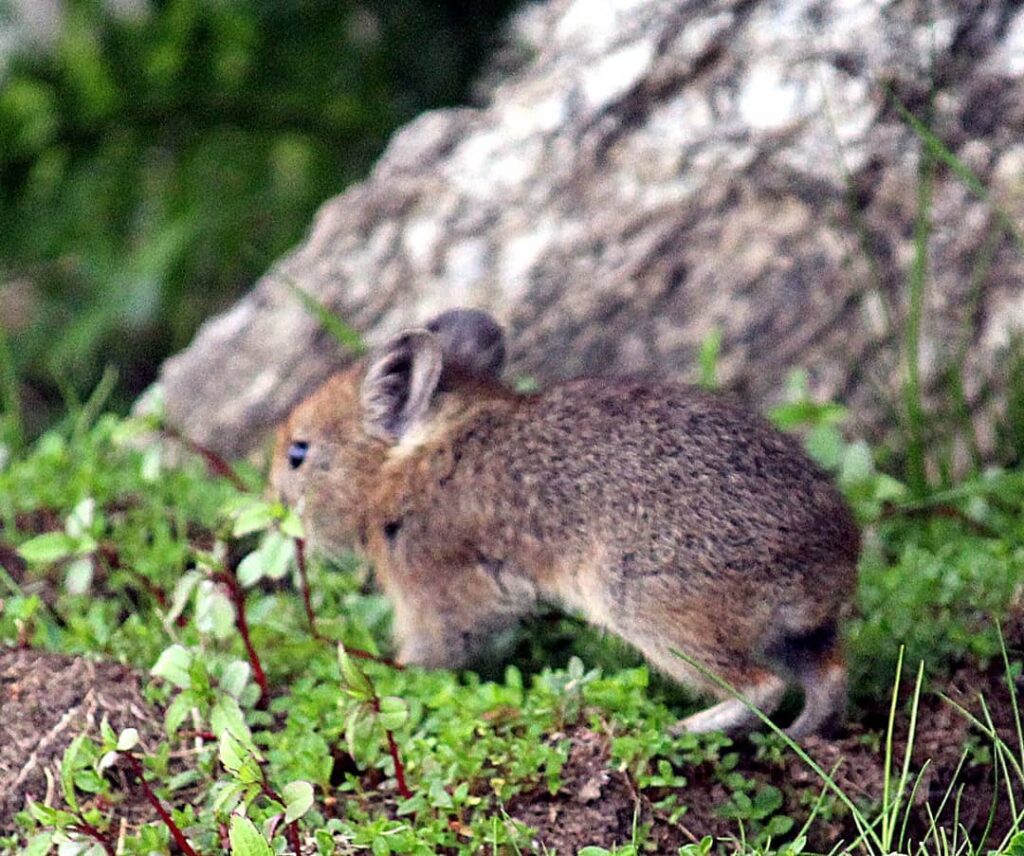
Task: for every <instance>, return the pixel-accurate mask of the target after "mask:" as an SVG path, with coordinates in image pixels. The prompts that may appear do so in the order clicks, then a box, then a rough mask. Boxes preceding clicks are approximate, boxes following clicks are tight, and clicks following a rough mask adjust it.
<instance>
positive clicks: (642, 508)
mask: <svg viewBox="0 0 1024 856" xmlns="http://www.w3.org/2000/svg"><path fill="white" fill-rule="evenodd" d="M424 332H425V331H424ZM425 335H432V334H425ZM442 345H443V342H442ZM413 358H414V359H415V355H414V357H413ZM373 362H374V360H373V358H371V359H370V360H369V361H364V362H363V363H360V364H359V365H356V366H354V367H353V368H351V369H349V370H348V371H346V372H344V373H342V374H340V375H337V376H336V377H334V378H332V379H331V380H330V381H328V383H327V384H326V385H325V386H324V387H323V388H322V389H320V390H319V391H318V392H316V393H315V394H314V395H313V396H312V397H311V398H310V399H308V400H307V401H306V402H304V403H303V404H302V405H300V406H299V407H298V408H296V410H295V411H294V413H293V414H292V415H291V417H290V418H289V420H288V423H287V424H286V425H285V426H284V427H283V428H282V430H281V433H280V436H279V441H278V449H277V452H276V453H275V461H274V466H273V471H272V483H273V485H274V486H275V487H276V489H277V490H278V491H279V492H280V493H281V495H282V496H283V498H284V499H285V500H286V501H288V502H289V503H292V504H295V505H297V506H298V507H299V508H300V512H301V514H302V516H303V518H304V520H305V521H306V524H307V529H308V530H309V533H310V535H311V537H312V539H313V541H314V543H315V544H318V545H319V546H320V548H321V549H323V550H326V551H328V552H332V551H337V550H340V549H342V548H344V547H346V546H350V545H354V546H357V547H359V548H360V549H362V550H363V551H364V552H365V553H366V555H368V556H369V557H370V559H371V560H372V561H373V562H374V565H375V567H376V571H377V575H378V578H379V580H380V582H381V584H382V586H383V588H384V590H385V592H386V593H387V595H388V596H389V598H390V599H391V600H392V602H393V603H394V606H395V617H396V621H395V626H396V632H397V636H398V639H399V644H400V650H399V657H400V659H401V660H403V661H406V662H412V663H419V664H422V665H426V666H434V667H440V666H447V667H454V666H459V665H461V664H463V663H465V662H466V661H467V660H468V659H469V658H470V657H472V655H473V654H474V653H475V652H476V651H477V650H478V649H479V648H480V647H481V645H483V644H484V642H485V641H486V640H487V638H488V637H489V636H491V635H492V634H493V633H494V632H495V631H497V630H500V629H502V628H505V627H507V626H509V625H511V624H512V623H514V622H516V621H518V620H519V619H520V618H521V617H522V616H524V615H527V614H529V613H530V612H531V611H532V610H533V609H534V608H535V607H536V606H537V605H538V604H539V603H540V602H552V601H553V602H557V603H560V604H562V605H563V606H565V607H567V608H569V609H573V610H578V611H580V612H582V613H583V614H584V615H585V616H586V617H587V618H588V619H589V620H591V621H592V622H594V623H596V624H598V625H601V626H603V627H606V628H607V629H608V630H610V631H612V632H614V633H616V634H618V635H619V636H621V637H622V638H623V639H625V640H626V641H628V642H630V643H631V644H633V645H635V646H636V647H637V648H638V649H639V650H640V651H642V652H643V653H644V655H645V656H646V657H647V658H648V659H649V660H650V662H651V663H652V664H653V665H654V666H656V667H657V668H659V669H661V670H663V671H665V672H666V673H668V674H669V675H671V676H672V677H674V678H676V679H678V680H680V681H683V682H685V683H687V684H689V685H691V686H696V687H698V688H700V689H702V690H704V691H707V692H710V693H711V694H713V695H716V696H719V697H722V698H727V697H728V694H727V693H723V692H722V691H721V690H720V689H719V687H718V686H716V685H715V684H714V683H709V682H708V681H707V680H705V679H704V678H703V677H702V676H701V675H700V673H699V672H697V671H695V670H694V669H693V668H691V667H690V666H689V665H687V664H686V663H685V662H684V661H683V660H681V659H679V658H678V657H676V656H675V655H674V654H673V653H672V651H673V649H675V650H679V651H682V652H684V653H685V654H687V655H688V656H689V657H692V658H694V659H695V660H697V661H698V662H700V663H702V664H704V666H706V667H707V668H709V669H710V670H712V671H713V672H715V673H716V674H718V675H719V676H720V677H721V678H723V679H724V680H725V681H727V682H728V683H730V684H731V685H733V686H734V687H736V688H737V689H739V690H741V691H745V692H750V693H752V694H753V695H757V692H758V688H759V687H760V688H762V689H763V690H764V692H763V695H764V697H765V703H766V704H768V703H769V702H770V703H771V704H774V703H776V702H777V696H779V695H780V692H779V691H778V688H779V686H781V685H780V684H779V682H778V679H777V678H776V677H774V676H775V675H777V674H779V673H782V674H784V675H787V676H793V677H796V678H797V679H798V680H799V681H800V682H801V683H802V684H804V685H805V690H806V695H807V698H808V704H810V703H811V701H812V695H814V693H815V692H817V695H818V696H821V698H822V699H824V700H823V701H822V702H821V704H822V705H824V706H825V707H832V708H839V707H841V705H842V698H833V697H832V696H833V695H835V694H836V693H839V694H840V695H842V691H843V690H844V689H845V685H844V684H843V681H844V679H845V670H844V669H843V665H842V655H841V651H840V649H839V644H838V636H837V632H836V627H837V622H838V620H839V618H840V616H841V614H842V612H843V611H844V609H845V608H846V606H847V604H848V603H849V601H850V599H851V597H852V594H853V591H854V586H855V582H856V563H857V556H858V550H859V535H858V531H857V528H856V526H855V525H854V522H853V519H852V517H851V514H850V512H849V510H848V508H847V506H846V504H845V503H844V501H843V499H842V498H841V497H840V495H839V494H838V492H837V491H836V490H835V489H834V487H832V485H831V484H830V483H829V481H828V479H827V478H826V476H825V475H824V474H823V473H822V472H821V471H820V470H819V469H818V468H817V467H816V466H815V465H814V464H813V463H811V462H810V461H809V460H808V458H807V457H806V456H805V454H804V453H803V452H802V451H801V449H800V447H799V445H798V443H797V442H796V441H795V440H793V439H792V438H790V437H788V436H786V435H783V434H781V433H780V432H778V431H776V430H775V429H774V428H772V427H771V426H769V425H768V424H767V423H766V422H764V421H763V420H762V419H760V418H759V417H756V416H754V415H752V414H750V413H748V412H747V411H745V410H743V409H741V408H740V407H738V406H736V405H735V404H733V403H731V402H730V401H728V400H726V399H725V398H722V397H719V396H717V395H713V394H710V393H708V392H704V391H701V390H697V389H691V388H686V387H681V386H675V385H668V384H655V383H645V382H643V381H633V380H607V379H584V380H576V381H572V382H569V383H564V384H560V385H558V386H554V387H552V388H550V389H548V390H546V391H544V392H541V393H538V394H529V395H521V394H516V393H514V392H512V391H511V390H509V389H508V388H507V387H505V386H504V385H502V384H500V383H498V382H497V381H496V380H495V379H494V378H493V377H491V376H482V375H480V374H476V373H474V372H472V371H468V370H467V371H461V370H460V368H459V367H458V366H451V365H448V366H446V367H445V373H444V383H443V384H439V385H438V388H437V389H436V390H435V391H434V393H433V395H432V397H431V399H430V405H429V411H428V412H426V413H424V414H423V416H422V418H420V419H419V420H418V421H416V422H415V424H413V425H412V427H410V428H409V429H408V431H407V433H405V434H404V435H403V436H401V437H399V438H396V439H395V440H394V441H391V442H389V441H388V440H381V439H377V438H375V437H372V436H370V435H369V434H368V433H367V431H366V429H365V426H363V425H362V424H361V419H362V414H361V413H360V387H361V384H362V383H363V380H364V378H365V377H366V376H367V372H368V366H369V365H370V364H372V363H373ZM297 439H301V440H303V441H305V442H307V443H309V452H308V457H307V459H306V461H305V462H304V463H303V464H302V465H301V467H299V468H298V470H296V471H294V472H293V471H292V470H291V469H290V468H289V465H288V463H287V450H288V446H289V444H290V443H291V442H293V441H294V440H297ZM836 668H838V669H839V670H840V671H841V672H842V674H840V673H839V672H836V671H835V669H836ZM829 669H832V671H828V670H829ZM826 674H827V675H829V676H830V677H829V678H828V680H827V681H825V682H824V683H821V681H819V678H820V677H821V675H826ZM787 679H788V677H787ZM816 682H817V683H816ZM818 683H820V684H821V686H822V687H824V686H826V684H827V686H828V687H832V686H833V684H834V685H835V690H834V692H832V690H829V691H828V692H826V691H825V690H823V689H821V688H820V687H818V689H815V687H817V685H818ZM830 693H831V695H830ZM720 707H723V706H720ZM727 712H728V713H729V715H730V716H731V718H729V719H728V721H725V722H723V727H729V726H732V725H739V724H741V723H740V722H739V720H740V719H743V717H742V715H741V712H740V711H739V709H736V710H733V709H730V710H729V711H727ZM838 713H839V710H838V709H833V710H822V711H816V712H815V714H814V717H810V716H809V717H808V718H807V719H805V721H804V724H805V725H808V724H809V725H810V726H811V727H810V728H809V729H805V730H816V729H817V728H820V727H821V726H822V725H823V724H824V721H825V719H828V718H830V717H832V718H834V717H835V716H836V715H838ZM811 719H814V721H811ZM818 719H820V720H821V722H818V721H817V720H818ZM734 720H735V722H734ZM716 722H717V720H716ZM744 724H745V723H744ZM799 724H800V723H799V721H798V725H799ZM714 727H718V725H717V724H716V725H714Z"/></svg>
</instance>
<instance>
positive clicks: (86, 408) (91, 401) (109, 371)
mask: <svg viewBox="0 0 1024 856" xmlns="http://www.w3.org/2000/svg"><path fill="white" fill-rule="evenodd" d="M115 386H117V369H116V368H114V366H107V367H106V368H105V369H104V370H103V376H102V377H101V378H100V380H99V383H97V384H96V387H95V388H94V389H93V391H92V393H91V394H90V396H89V397H88V398H87V399H86V401H85V403H84V404H83V405H82V406H81V408H80V409H79V411H78V413H77V414H76V415H75V423H74V424H75V427H74V430H73V431H72V433H71V439H72V442H73V443H74V442H78V441H79V440H81V439H82V437H83V436H85V433H86V432H87V431H88V430H89V429H90V428H91V427H92V425H93V423H94V422H95V421H96V419H97V417H98V416H99V415H100V411H102V410H103V406H104V405H105V404H106V403H107V401H108V400H109V399H110V395H111V393H112V392H113V391H114V387H115Z"/></svg>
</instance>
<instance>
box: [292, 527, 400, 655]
mask: <svg viewBox="0 0 1024 856" xmlns="http://www.w3.org/2000/svg"><path fill="white" fill-rule="evenodd" d="M295 557H296V560H297V561H298V565H299V579H300V580H301V583H302V602H303V604H305V607H306V619H307V620H308V621H309V630H310V632H311V633H312V634H313V638H314V639H319V640H321V641H323V642H330V641H331V640H330V639H327V638H326V637H325V636H324V635H323V634H322V633H320V631H319V630H317V629H316V614H315V613H314V612H313V603H312V601H311V600H310V594H309V575H308V573H307V571H306V539H305V538H296V539H295ZM345 650H346V651H347V652H348V653H349V654H351V655H352V656H353V657H358V658H359V659H360V660H372V661H373V662H375V663H383V664H384V665H385V666H390V667H391V668H392V669H399V670H400V669H404V668H405V666H403V665H402V664H401V663H396V662H395V661H394V660H391V659H389V658H387V657H379V656H377V655H376V654H371V653H370V652H369V651H364V650H362V649H361V648H349V647H348V646H347V645H346V646H345Z"/></svg>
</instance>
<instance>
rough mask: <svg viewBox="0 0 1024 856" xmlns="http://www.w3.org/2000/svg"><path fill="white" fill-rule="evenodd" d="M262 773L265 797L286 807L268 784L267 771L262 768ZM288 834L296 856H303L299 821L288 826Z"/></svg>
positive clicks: (294, 821)
mask: <svg viewBox="0 0 1024 856" xmlns="http://www.w3.org/2000/svg"><path fill="white" fill-rule="evenodd" d="M260 772H261V773H263V785H262V789H263V795H264V796H266V797H270V799H272V800H274V801H275V802H279V803H281V805H284V804H285V802H284V800H283V799H281V795H280V794H279V793H278V792H277V791H275V790H274V789H273V788H272V787H270V783H269V782H267V771H266V770H264V769H263V767H262V766H261V767H260ZM286 834H287V836H288V841H289V843H290V844H291V846H292V850H294V851H295V856H302V841H301V839H300V838H299V822H298V821H297V820H293V821H292V822H291V823H289V824H288V829H287V830H286Z"/></svg>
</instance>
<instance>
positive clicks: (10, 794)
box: [0, 648, 161, 833]
mask: <svg viewBox="0 0 1024 856" xmlns="http://www.w3.org/2000/svg"><path fill="white" fill-rule="evenodd" d="M141 685H142V680H141V677H140V676H139V674H138V673H137V672H135V671H133V670H132V669H129V668H128V667H127V666H121V665H118V664H116V663H104V662H96V661H94V660H89V659H86V658H84V657H70V656H65V655H61V654H50V653H46V652H43V651H34V650H30V649H19V648H0V833H10V832H11V831H13V828H12V819H13V817H14V815H15V814H16V813H17V812H18V811H20V810H21V809H22V808H23V807H24V805H25V798H26V797H27V796H32V797H33V798H35V799H38V800H46V801H47V802H48V803H49V804H50V805H59V804H60V802H61V797H60V795H59V793H57V794H54V793H51V791H52V790H53V785H52V784H49V783H48V781H47V776H46V771H47V770H48V771H49V772H50V773H51V775H52V779H51V780H50V781H52V782H59V781H60V760H61V756H62V755H63V753H64V750H65V749H66V748H67V746H68V744H69V743H70V742H71V740H72V739H73V738H74V737H76V736H77V735H79V734H82V733H86V734H89V735H90V736H91V737H93V738H95V739H97V740H98V739H99V725H100V722H102V721H103V718H104V717H106V718H107V720H108V721H109V722H110V725H111V727H113V728H114V730H115V731H120V730H121V729H123V728H128V727H129V726H131V727H134V728H137V729H138V730H139V734H140V735H141V737H142V741H143V744H144V745H147V744H148V743H149V739H148V738H149V736H150V735H152V736H154V737H157V736H158V735H159V734H160V730H161V718H160V715H159V714H158V713H156V712H154V710H153V708H152V706H151V705H150V704H149V703H148V702H146V701H145V700H144V699H143V697H142V693H141ZM132 790H133V789H132V788H130V787H124V788H122V791H123V792H124V793H125V794H130V793H131V792H132ZM131 809H132V806H131V805H125V806H124V807H122V808H121V809H120V813H121V814H122V815H123V816H125V815H126V810H127V814H128V815H130V814H131Z"/></svg>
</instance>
